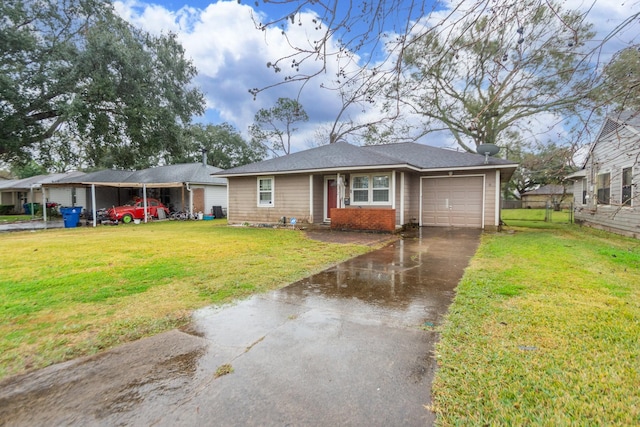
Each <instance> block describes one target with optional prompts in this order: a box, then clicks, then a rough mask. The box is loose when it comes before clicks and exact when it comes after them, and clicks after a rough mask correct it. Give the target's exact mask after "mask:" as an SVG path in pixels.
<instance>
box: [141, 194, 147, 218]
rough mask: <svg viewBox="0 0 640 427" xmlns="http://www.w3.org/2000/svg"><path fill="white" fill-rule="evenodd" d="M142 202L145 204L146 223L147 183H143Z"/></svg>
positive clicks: (145, 215)
mask: <svg viewBox="0 0 640 427" xmlns="http://www.w3.org/2000/svg"><path fill="white" fill-rule="evenodd" d="M142 204H143V206H144V223H145V224H146V223H147V184H142Z"/></svg>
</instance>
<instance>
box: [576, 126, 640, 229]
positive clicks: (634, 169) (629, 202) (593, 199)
mask: <svg viewBox="0 0 640 427" xmlns="http://www.w3.org/2000/svg"><path fill="white" fill-rule="evenodd" d="M639 162H640V113H633V114H631V113H622V114H619V115H615V116H609V117H607V118H606V120H605V122H604V124H603V126H602V128H601V129H600V132H599V133H598V136H597V137H596V139H595V140H594V142H593V143H592V144H591V147H590V150H589V153H588V155H587V158H586V160H585V162H584V166H583V167H582V169H581V170H579V171H577V172H575V173H573V174H571V175H569V177H568V178H569V179H571V180H573V181H574V182H575V184H574V186H573V188H574V192H573V198H574V204H575V206H576V208H575V219H576V221H577V222H582V223H583V224H585V225H589V226H593V227H597V228H602V229H606V230H609V231H613V232H617V233H620V234H625V235H629V236H633V237H639V236H640V199H638V194H639V193H638V182H639V181H640V164H639Z"/></svg>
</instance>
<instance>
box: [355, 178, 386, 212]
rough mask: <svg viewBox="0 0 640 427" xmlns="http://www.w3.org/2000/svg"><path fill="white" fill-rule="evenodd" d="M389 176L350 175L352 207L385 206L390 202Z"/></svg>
mask: <svg viewBox="0 0 640 427" xmlns="http://www.w3.org/2000/svg"><path fill="white" fill-rule="evenodd" d="M390 182H391V178H390V175H389V174H370V175H352V176H351V193H352V201H351V203H352V204H353V205H376V204H377V205H386V204H389V202H390V200H391V196H390V193H391V187H390Z"/></svg>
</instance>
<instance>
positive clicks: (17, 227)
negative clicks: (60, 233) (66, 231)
mask: <svg viewBox="0 0 640 427" xmlns="http://www.w3.org/2000/svg"><path fill="white" fill-rule="evenodd" d="M62 227H64V222H63V221H62V220H61V219H60V220H53V221H46V222H45V221H42V220H38V219H36V220H33V221H18V222H8V223H4V222H0V232H2V231H34V230H46V229H50V228H62Z"/></svg>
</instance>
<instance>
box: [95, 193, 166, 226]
mask: <svg viewBox="0 0 640 427" xmlns="http://www.w3.org/2000/svg"><path fill="white" fill-rule="evenodd" d="M158 211H164V214H165V215H164V216H165V218H168V217H169V208H167V207H166V206H165V205H163V204H162V202H161V201H160V200H158V199H149V198H148V199H147V218H158ZM107 216H108V217H109V219H110V220H111V221H122V222H124V223H125V224H128V223H130V222H131V221H133V220H134V219H144V200H143V199H141V198H137V199H135V200H132V201H131V202H129V203H127V204H126V205H123V206H114V207H112V208H111V209H109V210H108V211H107Z"/></svg>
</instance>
